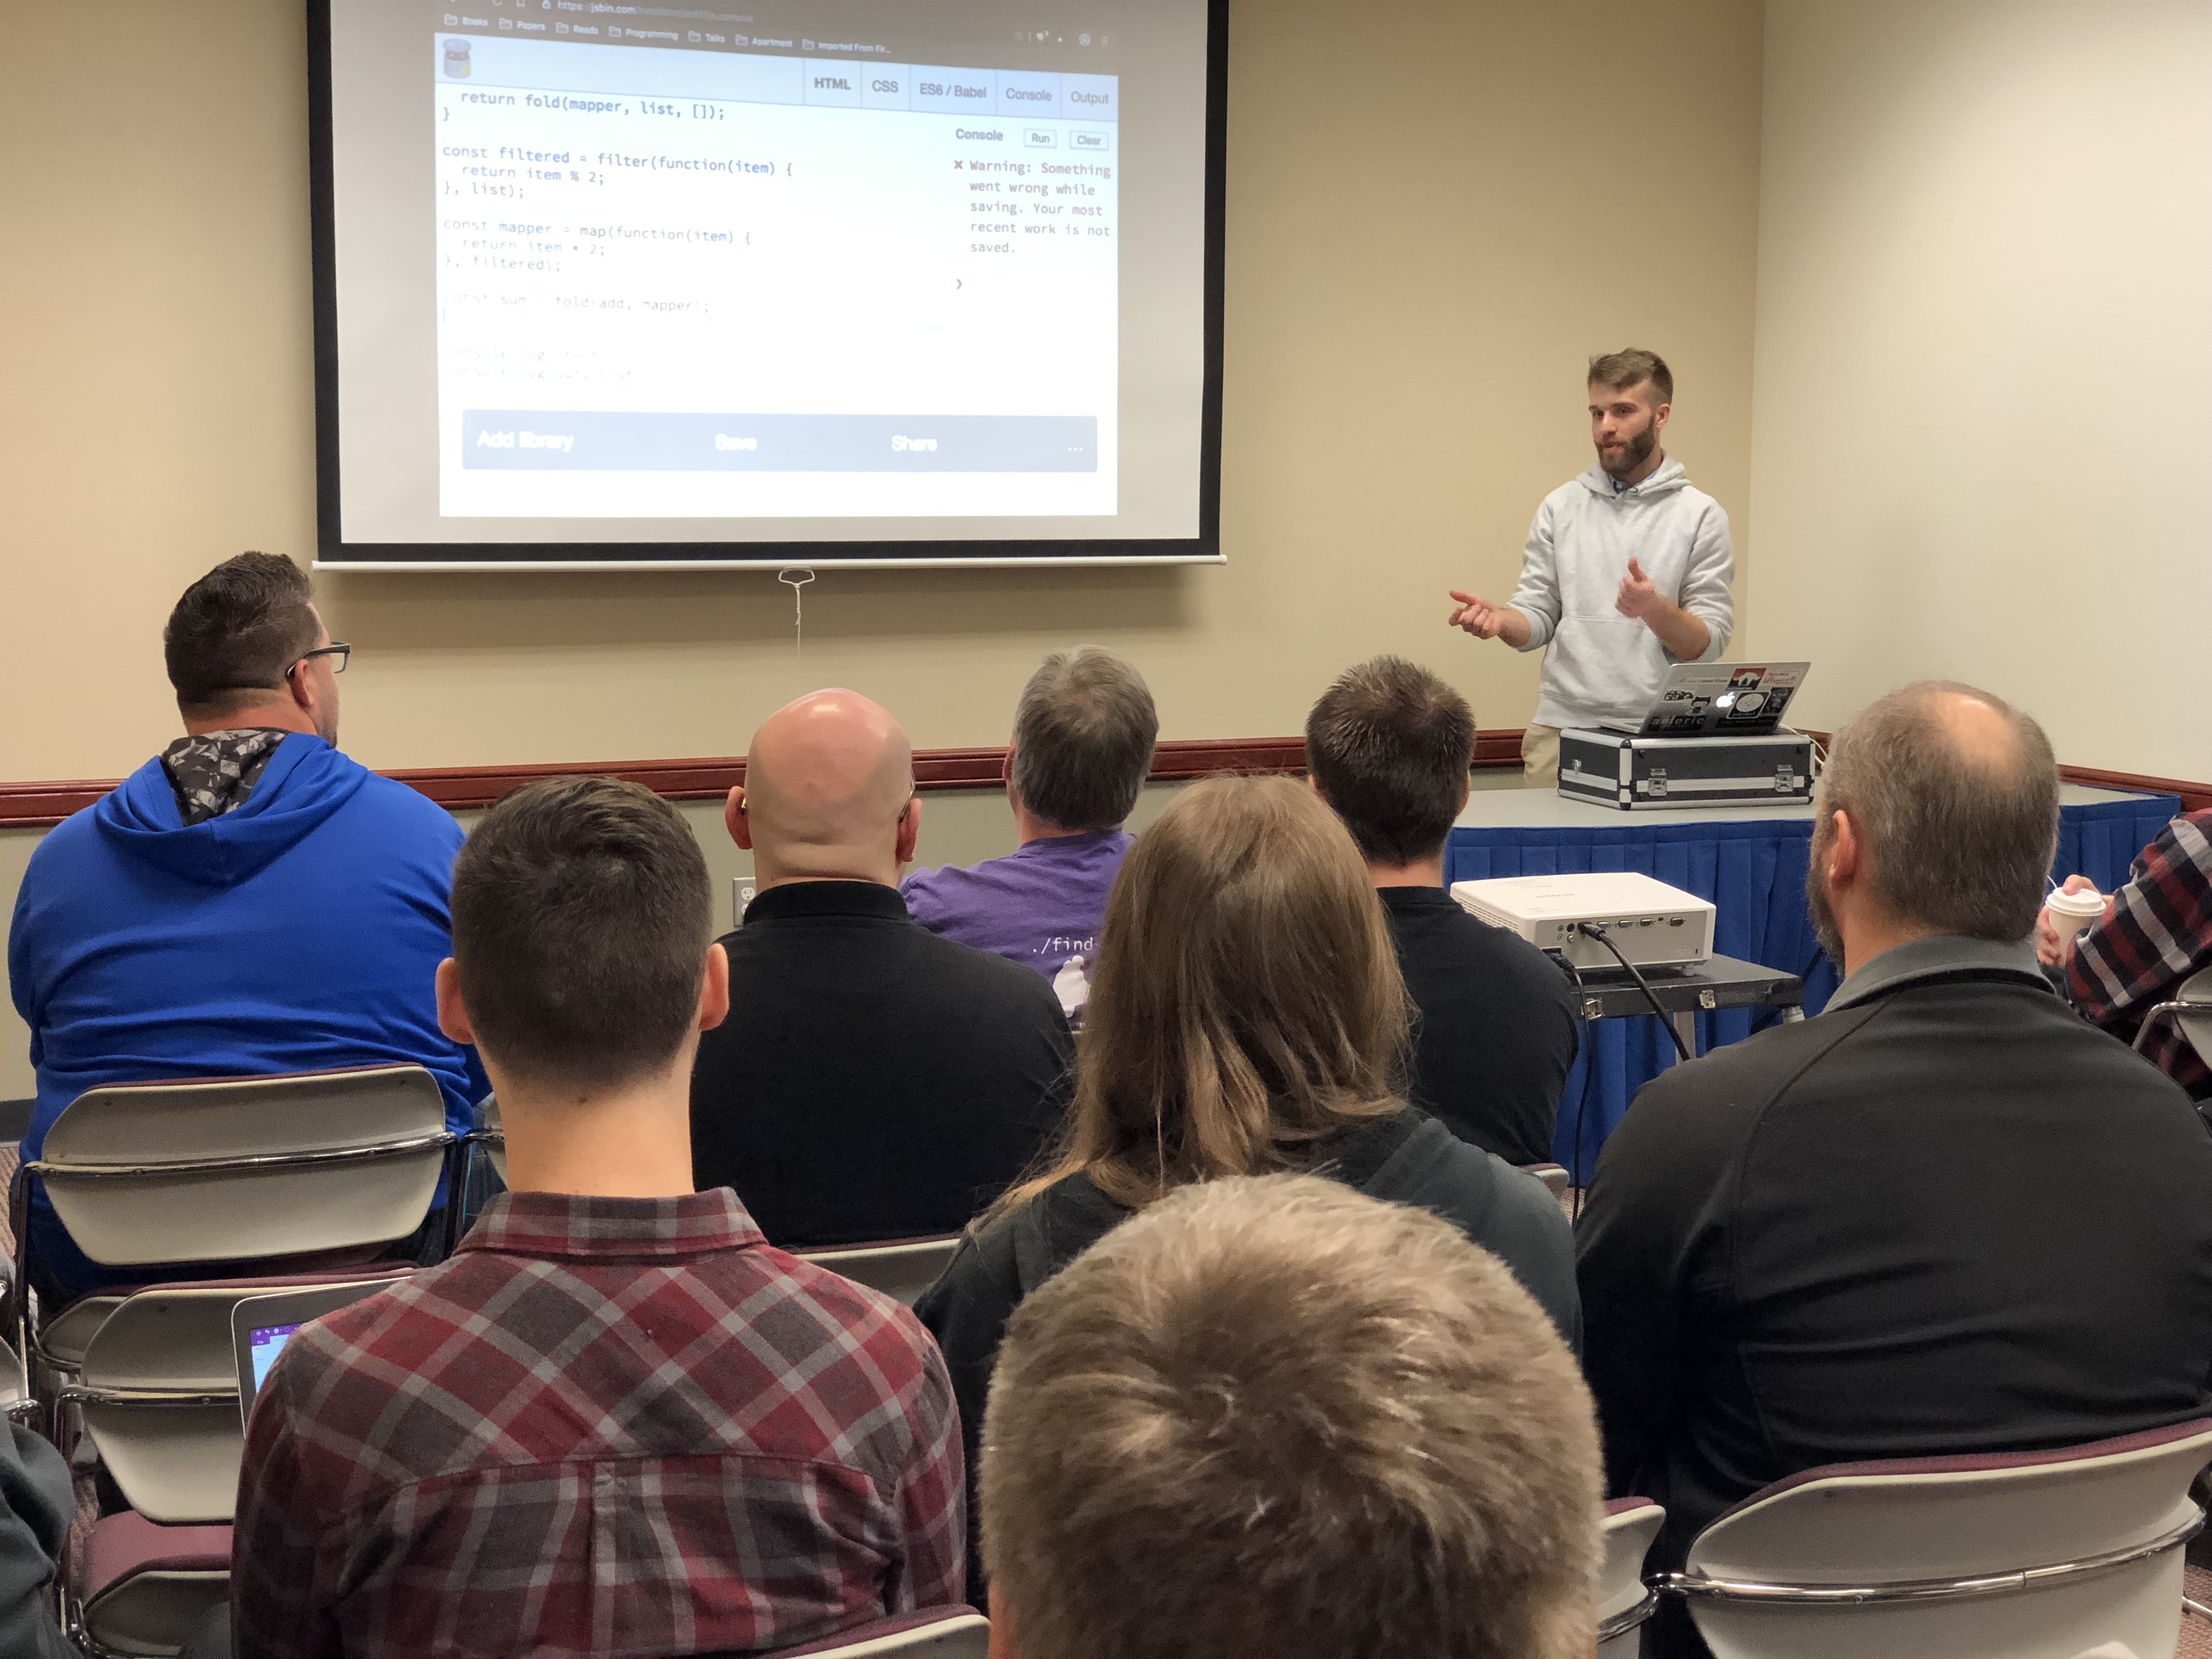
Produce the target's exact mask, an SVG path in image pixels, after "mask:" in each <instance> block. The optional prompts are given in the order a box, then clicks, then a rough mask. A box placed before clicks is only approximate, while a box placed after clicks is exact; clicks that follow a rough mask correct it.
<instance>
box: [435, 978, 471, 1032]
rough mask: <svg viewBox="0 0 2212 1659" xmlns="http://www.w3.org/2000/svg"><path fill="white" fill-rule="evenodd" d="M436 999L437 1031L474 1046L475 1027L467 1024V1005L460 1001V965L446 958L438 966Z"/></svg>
mask: <svg viewBox="0 0 2212 1659" xmlns="http://www.w3.org/2000/svg"><path fill="white" fill-rule="evenodd" d="M435 985H436V992H437V998H438V1029H439V1030H441V1031H443V1032H444V1033H445V1034H446V1035H447V1036H449V1037H451V1038H453V1041H454V1042H460V1043H466V1044H469V1045H471V1047H473V1046H474V1044H475V1042H476V1040H477V1033H476V1027H474V1026H473V1025H471V1024H469V1011H468V1007H467V1005H465V1003H463V1002H462V1000H461V969H460V964H459V963H457V962H455V961H454V960H453V957H447V958H446V959H445V960H444V961H443V962H441V963H439V964H438V977H437V980H436V981H435Z"/></svg>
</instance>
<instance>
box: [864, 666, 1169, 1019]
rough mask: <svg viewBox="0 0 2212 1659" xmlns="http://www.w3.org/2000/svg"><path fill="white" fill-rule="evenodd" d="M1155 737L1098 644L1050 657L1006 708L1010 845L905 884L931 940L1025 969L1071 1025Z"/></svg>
mask: <svg viewBox="0 0 2212 1659" xmlns="http://www.w3.org/2000/svg"><path fill="white" fill-rule="evenodd" d="M1159 731H1160V721H1159V716H1158V714H1156V713H1155V712H1154V711H1153V708H1152V692H1151V691H1150V690H1147V689H1146V685H1145V681H1144V677H1143V676H1142V675H1140V674H1139V673H1138V672H1137V671H1136V669H1135V668H1134V667H1133V666H1132V665H1130V664H1129V663H1128V662H1127V660H1126V659H1123V658H1121V657H1119V656H1117V655H1115V653H1113V652H1111V651H1109V650H1107V649H1105V648H1104V647H1102V646H1096V645H1079V646H1077V647H1075V648H1074V649H1073V650H1071V651H1055V652H1054V653H1052V655H1050V656H1049V657H1047V658H1046V659H1044V662H1043V663H1042V665H1040V666H1039V668H1038V669H1037V671H1036V673H1034V674H1032V675H1030V683H1029V684H1027V685H1025V686H1024V687H1023V688H1022V696H1021V701H1020V702H1018V703H1017V704H1016V705H1015V706H1014V740H1013V743H1012V745H1011V746H1010V747H1009V748H1008V750H1007V751H1006V800H1007V803H1008V804H1009V805H1012V808H1013V809H1014V829H1015V832H1016V834H1017V835H1018V836H1019V837H1020V842H1019V845H1018V847H1017V848H1016V849H1015V850H1014V851H1013V852H1012V853H1010V854H1007V855H1006V857H1004V858H998V859H988V860H985V861H984V862H983V863H981V864H978V865H974V866H969V867H968V868H966V869H962V868H960V867H959V866H951V865H948V866H945V868H943V869H939V870H923V871H920V872H916V873H915V874H914V875H912V876H909V877H908V878H907V881H906V884H905V886H904V887H903V888H902V892H903V893H904V894H905V895H906V904H907V909H908V912H909V913H910V914H911V915H913V917H914V919H915V921H918V922H920V923H921V925H922V926H923V927H927V928H928V929H929V930H930V932H932V933H941V934H943V935H944V936H945V938H946V939H957V940H959V941H960V942H961V943H962V944H963V945H975V947H976V948H978V949H979V950H984V951H994V952H996V953H997V954H998V955H1000V956H1002V957H1006V959H1007V960H1008V961H1010V962H1018V963H1022V964H1023V965H1024V967H1028V968H1034V969H1036V971H1037V972H1038V973H1040V974H1042V975H1044V976H1045V978H1047V979H1048V980H1049V981H1052V987H1053V990H1054V993H1055V994H1057V995H1058V996H1059V998H1060V1008H1061V1009H1062V1011H1063V1012H1066V1015H1067V1017H1068V1019H1069V1020H1070V1021H1071V1022H1073V1024H1082V1021H1083V1006H1084V1003H1085V1001H1086V1000H1088V999H1089V997H1090V994H1091V984H1090V977H1089V974H1088V971H1087V969H1088V965H1089V963H1090V962H1091V959H1092V958H1093V957H1096V956H1097V951H1098V924H1099V922H1100V921H1101V920H1102V919H1103V917H1104V916H1105V914H1106V895H1107V894H1108V893H1109V892H1110V891H1112V890H1113V887H1114V878H1115V874H1116V873H1118V872H1120V870H1121V855H1122V854H1124V853H1126V852H1127V851H1128V850H1129V842H1130V836H1128V835H1127V833H1126V832H1125V831H1124V830H1123V829H1122V828H1121V825H1122V823H1123V822H1124V821H1125V820H1126V819H1127V817H1128V816H1129V813H1130V811H1131V809H1133V807H1134V806H1135V805H1136V804H1137V793H1138V792H1139V790H1141V789H1142V788H1143V787H1145V779H1146V776H1147V775H1150V773H1151V771H1152V745H1153V743H1154V741H1155V740H1156V739H1157V738H1158V736H1159Z"/></svg>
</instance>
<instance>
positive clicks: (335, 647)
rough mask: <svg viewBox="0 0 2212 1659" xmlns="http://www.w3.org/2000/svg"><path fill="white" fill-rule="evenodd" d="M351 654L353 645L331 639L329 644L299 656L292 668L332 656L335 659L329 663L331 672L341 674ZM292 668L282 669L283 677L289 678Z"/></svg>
mask: <svg viewBox="0 0 2212 1659" xmlns="http://www.w3.org/2000/svg"><path fill="white" fill-rule="evenodd" d="M352 656H353V647H351V646H349V645H340V644H338V643H337V642H336V641H332V642H331V644H329V645H323V646H318V647H315V649H313V651H310V652H308V653H307V655H306V656H304V657H302V658H301V659H300V661H299V662H295V663H294V664H293V665H292V668H297V667H299V666H300V664H301V663H309V662H313V660H314V659H316V658H318V657H334V658H336V659H337V660H336V661H335V662H333V663H331V673H333V674H343V673H344V672H345V671H346V664H347V662H348V661H349V659H351V658H352ZM292 668H288V669H286V670H285V671H284V677H285V678H287V679H289V678H291V676H292Z"/></svg>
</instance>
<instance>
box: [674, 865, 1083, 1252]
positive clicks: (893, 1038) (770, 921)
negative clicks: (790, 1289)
mask: <svg viewBox="0 0 2212 1659" xmlns="http://www.w3.org/2000/svg"><path fill="white" fill-rule="evenodd" d="M722 947H723V949H725V950H726V951H728V952H729V956H730V1014H729V1018H727V1019H726V1020H724V1021H723V1022H722V1024H720V1025H718V1026H716V1027H715V1028H714V1030H711V1031H709V1032H708V1033H707V1034H706V1035H705V1036H703V1037H702V1039H701V1040H700V1044H699V1059H698V1063H697V1065H696V1066H695V1067H694V1069H693V1071H692V1073H691V1161H692V1176H693V1178H694V1179H695V1180H696V1182H697V1183H698V1185H699V1187H700V1188H702V1190H703V1189H705V1188H710V1187H734V1188H737V1192H738V1197H739V1198H741V1199H743V1200H744V1205H745V1207H746V1209H748V1210H750V1212H752V1216H753V1218H754V1219H755V1220H756V1221H757V1222H758V1223H759V1224H760V1226H761V1231H763V1232H765V1233H766V1234H767V1235H768V1237H769V1242H770V1243H775V1244H780V1245H785V1246H811V1245H824V1244H849V1243H863V1242H866V1241H869V1240H873V1239H884V1238H908V1237H916V1236H919V1235H922V1234H928V1233H950V1232H957V1231H959V1230H960V1229H961V1228H962V1227H963V1226H965V1225H967V1224H968V1222H969V1219H970V1218H973V1217H974V1216H975V1214H976V1213H977V1212H979V1211H980V1210H981V1209H982V1208H984V1207H985V1206H987V1205H988V1204H989V1203H990V1201H991V1200H993V1199H994V1198H995V1197H997V1196H998V1194H1000V1192H1001V1191H1003V1190H1004V1189H1005V1188H1006V1186H1007V1185H1008V1184H1009V1183H1010V1182H1012V1180H1013V1179H1014V1177H1015V1176H1018V1175H1019V1174H1020V1173H1021V1172H1022V1171H1023V1170H1024V1169H1025V1168H1026V1167H1027V1166H1028V1164H1029V1163H1030V1159H1031V1158H1034V1157H1035V1156H1036V1152H1037V1151H1038V1148H1039V1147H1040V1146H1042V1143H1043V1142H1044V1141H1045V1139H1047V1138H1048V1136H1049V1135H1050V1133H1052V1131H1053V1129H1054V1127H1056V1126H1057V1124H1058V1122H1059V1120H1060V1111H1061V1109H1062V1107H1063V1106H1064V1104H1065V1103H1066V1088H1067V1079H1068V1067H1069V1065H1070V1062H1071V1060H1073V1052H1074V1050H1073V1042H1072V1041H1071V1040H1070V1038H1069V1036H1068V1030H1067V1020H1066V1017H1065V1016H1064V1015H1063V1014H1062V1013H1061V1012H1060V1002H1059V1000H1058V999H1057V998H1056V997H1054V994H1053V992H1052V987H1050V986H1049V985H1048V984H1047V983H1046V982H1045V981H1044V980H1043V979H1042V978H1041V977H1040V976H1038V975H1036V974H1035V973H1032V972H1031V971H1030V969H1026V968H1023V967H1019V966H1018V965H1017V964H1015V963H1011V962H1008V961H1006V959H1005V958H1003V957H995V956H992V955H990V954H988V953H987V952H986V951H977V950H973V949H971V948H970V947H969V946H967V945H956V944H954V943H953V942H952V941H951V940H950V939H939V938H938V937H937V936H936V935H935V934H933V933H929V932H927V930H926V929H924V928H922V927H921V926H920V925H918V924H917V923H915V922H914V921H910V920H908V916H907V910H906V901H905V900H904V899H902V898H901V897H900V896H899V894H898V890H896V888H892V887H885V886H882V885H880V884H877V883H875V882H866V881H813V882H793V883H790V884H787V885H783V886H778V887H772V888H770V889H769V890H767V891H766V892H764V893H763V894H761V895H760V896H759V897H757V898H756V899H755V900H754V901H753V902H752V903H751V905H750V907H748V908H747V909H746V911H745V922H744V927H740V928H739V929H738V931H737V932H735V933H728V934H726V935H724V937H723V939H722Z"/></svg>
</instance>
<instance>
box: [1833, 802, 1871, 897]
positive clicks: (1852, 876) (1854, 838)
mask: <svg viewBox="0 0 2212 1659" xmlns="http://www.w3.org/2000/svg"><path fill="white" fill-rule="evenodd" d="M1865 873H1866V838H1865V837H1864V836H1862V835H1860V834H1859V827H1858V825H1857V824H1856V823H1852V822H1851V815H1850V813H1849V812H1847V811H1844V809H1843V808H1842V807H1840V806H1839V807H1838V808H1837V809H1836V810H1835V811H1832V812H1831V813H1830V814H1829V815H1828V869H1827V878H1828V885H1829V886H1831V887H1849V886H1851V885H1853V884H1856V883H1857V881H1858V880H1859V879H1860V878H1861V877H1863V875H1864V874H1865Z"/></svg>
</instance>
